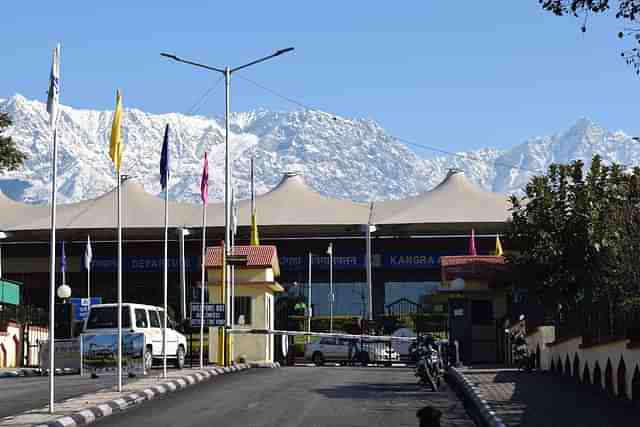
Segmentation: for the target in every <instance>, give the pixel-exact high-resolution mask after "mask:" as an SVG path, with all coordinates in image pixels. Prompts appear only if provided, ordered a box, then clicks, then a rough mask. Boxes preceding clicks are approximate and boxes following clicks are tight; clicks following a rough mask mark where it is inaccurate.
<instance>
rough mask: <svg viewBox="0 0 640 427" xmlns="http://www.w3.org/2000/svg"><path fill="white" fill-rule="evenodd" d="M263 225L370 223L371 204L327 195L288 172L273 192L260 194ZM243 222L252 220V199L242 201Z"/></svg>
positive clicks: (260, 218)
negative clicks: (316, 190)
mask: <svg viewBox="0 0 640 427" xmlns="http://www.w3.org/2000/svg"><path fill="white" fill-rule="evenodd" d="M256 211H257V216H258V224H259V225H321V224H329V225H330V224H366V223H367V219H368V217H369V205H368V204H366V203H355V202H352V201H350V200H341V199H333V198H330V197H326V196H323V195H321V194H319V193H317V192H315V191H314V190H312V189H311V188H309V187H308V186H307V184H306V183H305V182H304V179H303V178H302V176H300V175H299V174H296V173H286V174H285V175H284V177H283V178H282V180H281V181H280V183H279V184H278V185H277V186H276V187H275V188H274V189H273V190H271V191H269V192H268V193H266V194H263V195H261V196H258V197H256ZM238 220H239V222H240V224H243V225H248V224H250V223H251V201H250V200H244V201H242V202H240V203H239V204H238Z"/></svg>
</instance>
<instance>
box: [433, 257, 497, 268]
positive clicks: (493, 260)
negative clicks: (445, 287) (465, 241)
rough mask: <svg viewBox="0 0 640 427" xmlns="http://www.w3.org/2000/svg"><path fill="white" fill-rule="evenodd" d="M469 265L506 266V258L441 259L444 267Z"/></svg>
mask: <svg viewBox="0 0 640 427" xmlns="http://www.w3.org/2000/svg"><path fill="white" fill-rule="evenodd" d="M468 264H504V257H503V256H495V255H458V256H443V257H440V265H442V266H443V267H453V266H457V265H468Z"/></svg>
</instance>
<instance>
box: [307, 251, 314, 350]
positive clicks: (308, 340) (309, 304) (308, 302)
mask: <svg viewBox="0 0 640 427" xmlns="http://www.w3.org/2000/svg"><path fill="white" fill-rule="evenodd" d="M311 256H312V255H311V252H309V294H308V295H307V311H308V313H307V314H308V316H309V319H308V320H307V332H309V333H311V316H312V315H313V312H312V309H311V260H312V258H311ZM310 339H311V337H307V342H310Z"/></svg>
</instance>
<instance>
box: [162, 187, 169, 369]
mask: <svg viewBox="0 0 640 427" xmlns="http://www.w3.org/2000/svg"><path fill="white" fill-rule="evenodd" d="M168 245H169V186H168V185H167V186H166V187H165V189H164V266H163V269H164V271H163V273H162V274H163V279H162V282H163V293H164V321H163V324H162V377H163V378H167V317H168V315H167V261H168V260H167V259H168V253H169V250H168Z"/></svg>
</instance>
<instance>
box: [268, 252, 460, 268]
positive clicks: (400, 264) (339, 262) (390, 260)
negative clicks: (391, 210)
mask: <svg viewBox="0 0 640 427" xmlns="http://www.w3.org/2000/svg"><path fill="white" fill-rule="evenodd" d="M447 255H460V253H452V252H449V253H446V252H423V253H420V252H418V253H385V254H372V255H371V266H372V267H373V268H387V269H397V270H415V269H419V270H424V269H433V268H440V257H442V256H447ZM329 262H330V261H329V256H328V255H323V256H313V257H311V268H312V270H315V271H318V270H320V271H328V270H329ZM279 263H280V268H281V269H282V270H285V271H304V270H306V269H308V268H309V258H308V256H280V258H279ZM364 268H365V256H364V255H361V254H358V255H334V256H333V269H334V270H363V269H364Z"/></svg>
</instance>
